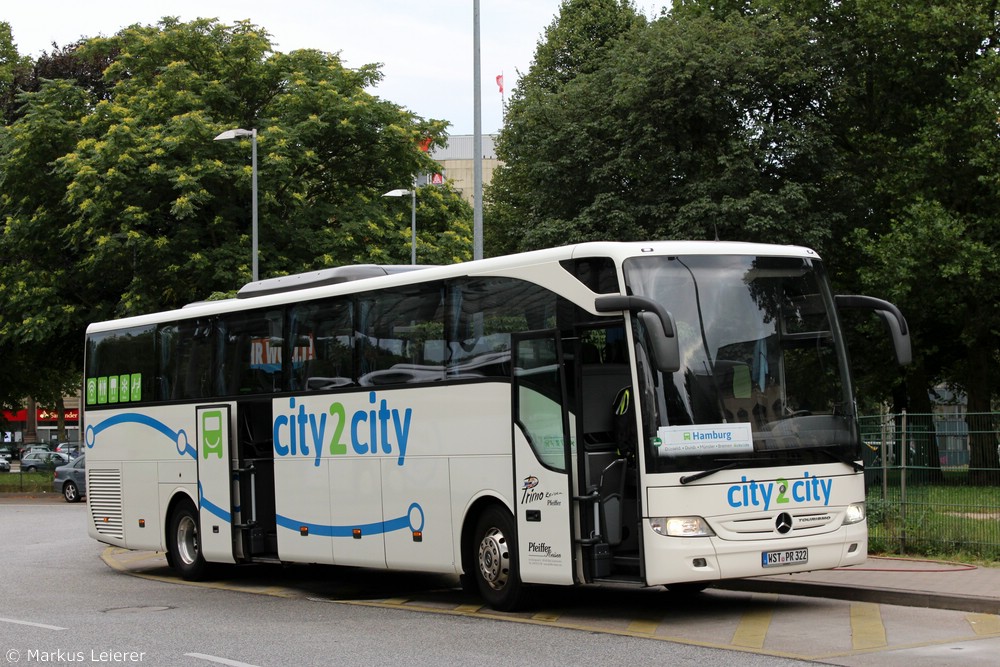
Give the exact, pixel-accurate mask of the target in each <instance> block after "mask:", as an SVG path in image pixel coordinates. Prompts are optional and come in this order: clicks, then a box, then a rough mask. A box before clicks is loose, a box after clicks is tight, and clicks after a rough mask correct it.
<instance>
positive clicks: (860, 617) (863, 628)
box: [851, 602, 888, 650]
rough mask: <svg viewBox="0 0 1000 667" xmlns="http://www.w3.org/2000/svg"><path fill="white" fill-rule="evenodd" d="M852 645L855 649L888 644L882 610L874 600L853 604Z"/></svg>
mask: <svg viewBox="0 0 1000 667" xmlns="http://www.w3.org/2000/svg"><path fill="white" fill-rule="evenodd" d="M851 645H852V646H853V647H854V648H855V650H864V649H871V648H883V647H885V646H887V645H888V644H887V642H886V638H885V626H884V625H883V624H882V610H881V608H880V607H879V605H877V604H875V603H873V602H855V603H853V604H851Z"/></svg>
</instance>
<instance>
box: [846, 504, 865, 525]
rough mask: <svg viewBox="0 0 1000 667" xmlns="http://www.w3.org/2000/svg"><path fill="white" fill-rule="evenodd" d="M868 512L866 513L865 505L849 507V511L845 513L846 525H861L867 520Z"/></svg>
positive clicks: (851, 505)
mask: <svg viewBox="0 0 1000 667" xmlns="http://www.w3.org/2000/svg"><path fill="white" fill-rule="evenodd" d="M865 516H867V512H866V511H865V504H864V503H851V504H850V505H848V506H847V511H846V512H845V513H844V525H845V526H849V525H851V524H852V523H861V522H862V521H864V520H865Z"/></svg>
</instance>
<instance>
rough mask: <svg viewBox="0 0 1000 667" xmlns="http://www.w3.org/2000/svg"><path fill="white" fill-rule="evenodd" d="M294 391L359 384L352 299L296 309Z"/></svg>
mask: <svg viewBox="0 0 1000 667" xmlns="http://www.w3.org/2000/svg"><path fill="white" fill-rule="evenodd" d="M288 331H289V337H290V339H291V347H292V369H291V383H292V384H291V387H290V388H291V389H293V390H296V391H323V390H326V389H336V388H337V387H347V386H350V385H353V384H356V383H357V374H356V373H355V368H354V308H353V303H352V301H351V300H350V299H348V298H339V299H324V300H322V301H316V302H309V303H301V304H297V305H296V306H294V307H293V308H292V309H291V311H290V315H289V324H288Z"/></svg>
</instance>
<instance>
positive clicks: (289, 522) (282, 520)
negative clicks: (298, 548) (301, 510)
mask: <svg viewBox="0 0 1000 667" xmlns="http://www.w3.org/2000/svg"><path fill="white" fill-rule="evenodd" d="M414 509H416V510H417V511H418V512H420V525H419V526H413V525H411V523H410V513H411V512H412V511H413V510H414ZM276 518H277V524H278V525H279V526H281V527H282V528H287V529H288V530H294V531H295V532H296V533H297V532H299V530H300V529H301V528H302V527H306V528H308V529H309V534H310V535H318V536H320V537H353V536H354V531H355V530H356V529H360V530H361V534H362V535H380V534H384V533H392V532H395V531H397V530H423V528H424V510H423V508H422V507H420V505H419V504H417V503H412V504H411V505H410V508H409V510H407V512H406V514H404V515H403V516H401V517H397V518H395V519H389V520H388V521H376V522H375V523H362V524H357V523H356V524H351V525H349V526H324V525H322V524H318V523H310V522H308V521H295V520H294V519H291V518H289V517H287V516H283V515H281V514H278V515H277V517H276Z"/></svg>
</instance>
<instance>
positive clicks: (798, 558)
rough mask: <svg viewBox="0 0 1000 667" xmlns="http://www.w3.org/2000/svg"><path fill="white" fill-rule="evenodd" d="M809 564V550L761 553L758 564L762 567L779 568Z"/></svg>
mask: <svg viewBox="0 0 1000 667" xmlns="http://www.w3.org/2000/svg"><path fill="white" fill-rule="evenodd" d="M808 562H809V549H784V550H781V551H763V552H761V554H760V564H761V566H763V567H781V566H782V565H801V564H802V563H808Z"/></svg>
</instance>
